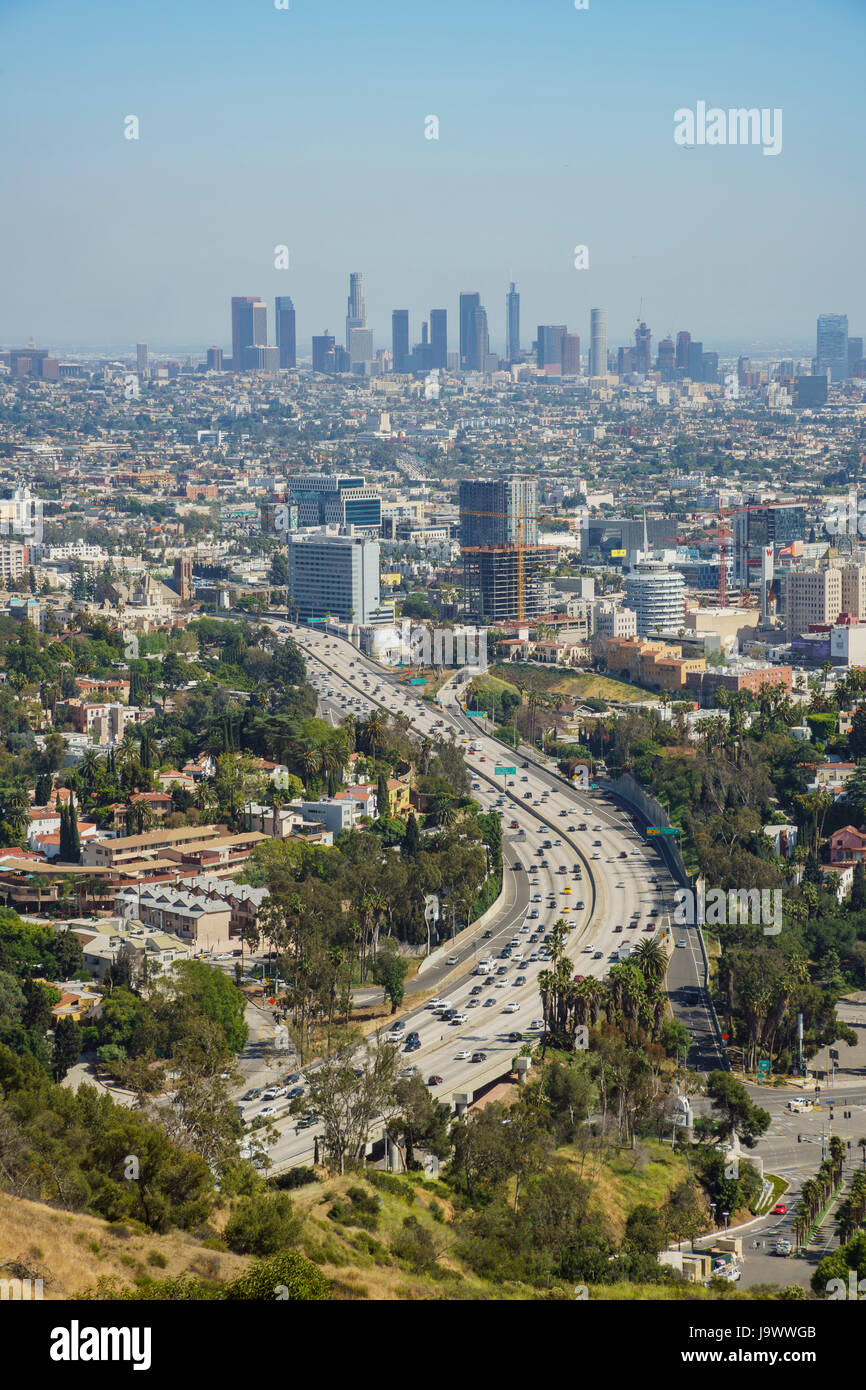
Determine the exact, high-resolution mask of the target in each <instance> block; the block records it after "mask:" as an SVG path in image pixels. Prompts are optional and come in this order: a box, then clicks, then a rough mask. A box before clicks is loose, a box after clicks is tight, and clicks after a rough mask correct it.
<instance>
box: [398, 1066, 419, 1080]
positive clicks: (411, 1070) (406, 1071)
mask: <svg viewBox="0 0 866 1390" xmlns="http://www.w3.org/2000/svg"><path fill="white" fill-rule="evenodd" d="M400 1075H401V1076H403V1077H406V1078H407V1079H408V1078H409V1077H410V1076H417V1075H418V1068H417V1067H416V1066H409V1067H404V1068H403V1070H402V1071H401V1073H400Z"/></svg>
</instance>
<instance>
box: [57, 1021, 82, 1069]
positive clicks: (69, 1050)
mask: <svg viewBox="0 0 866 1390" xmlns="http://www.w3.org/2000/svg"><path fill="white" fill-rule="evenodd" d="M80 1056H81V1029H80V1027H79V1026H78V1024H77V1023H76V1022H75V1020H74V1019H73V1018H61V1019H60V1020H59V1021H58V1023H57V1025H56V1027H55V1029H54V1057H53V1062H54V1080H55V1081H62V1080H63V1078H64V1076H65V1075H66V1073H67V1072H68V1071H69V1068H70V1067H74V1066H75V1064H76V1062H77V1061H78V1059H79V1057H80Z"/></svg>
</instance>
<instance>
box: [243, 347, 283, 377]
mask: <svg viewBox="0 0 866 1390" xmlns="http://www.w3.org/2000/svg"><path fill="white" fill-rule="evenodd" d="M279 365H280V349H279V348H278V347H268V346H267V344H263V345H260V346H258V347H255V346H254V347H247V348H244V355H243V369H244V371H245V372H275V371H277V370H278V369H279Z"/></svg>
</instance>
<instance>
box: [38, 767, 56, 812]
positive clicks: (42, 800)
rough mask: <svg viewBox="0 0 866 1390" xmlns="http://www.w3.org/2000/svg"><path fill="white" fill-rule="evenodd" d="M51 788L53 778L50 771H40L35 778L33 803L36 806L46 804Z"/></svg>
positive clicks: (49, 797)
mask: <svg viewBox="0 0 866 1390" xmlns="http://www.w3.org/2000/svg"><path fill="white" fill-rule="evenodd" d="M52 789H53V779H52V777H51V773H50V772H40V774H39V776H38V777H37V779H36V793H35V798H34V799H35V804H36V805H37V806H47V805H48V802H49V801H50V799H51V792H52Z"/></svg>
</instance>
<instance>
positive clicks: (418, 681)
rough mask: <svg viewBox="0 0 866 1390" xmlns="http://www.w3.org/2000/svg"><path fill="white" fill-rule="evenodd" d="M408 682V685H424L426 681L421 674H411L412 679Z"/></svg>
mask: <svg viewBox="0 0 866 1390" xmlns="http://www.w3.org/2000/svg"><path fill="white" fill-rule="evenodd" d="M409 684H410V685H426V684H427V682H426V680H425V679H424V677H423V676H413V677H412V679H411V680H410V682H409Z"/></svg>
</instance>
